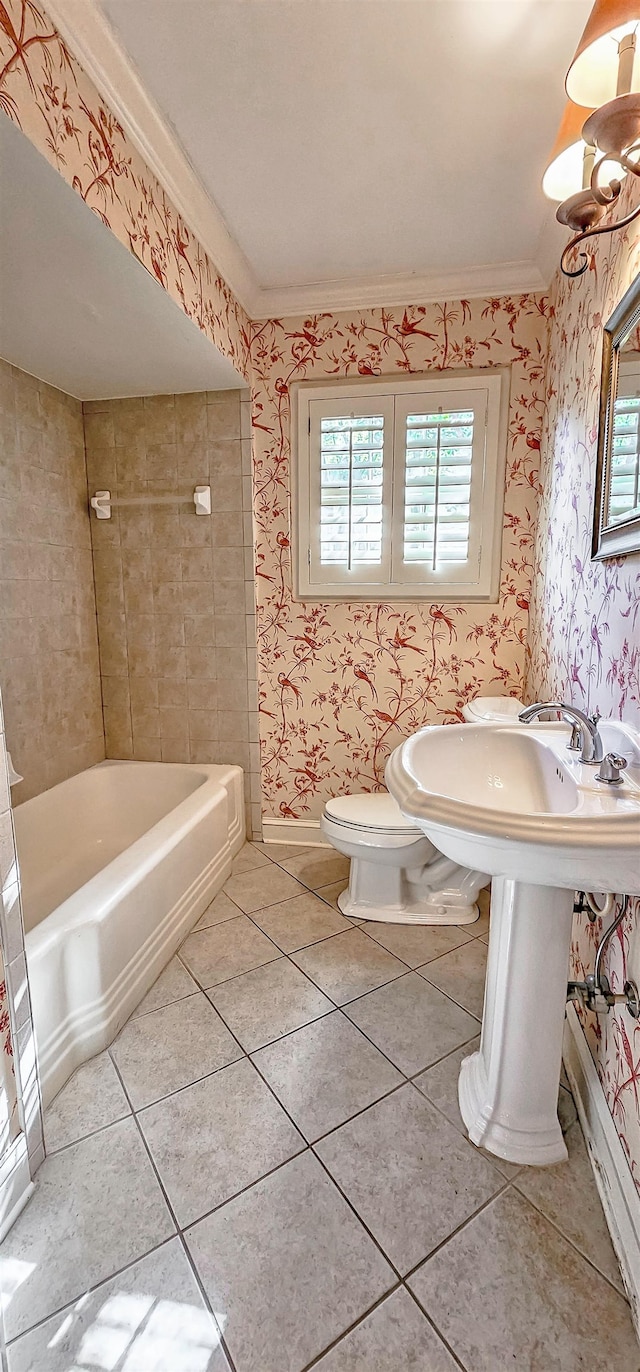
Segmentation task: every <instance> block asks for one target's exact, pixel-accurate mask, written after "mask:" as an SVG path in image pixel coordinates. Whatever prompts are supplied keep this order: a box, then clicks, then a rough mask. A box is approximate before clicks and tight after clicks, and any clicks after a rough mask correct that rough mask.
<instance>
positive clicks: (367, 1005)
mask: <svg viewBox="0 0 640 1372" xmlns="http://www.w3.org/2000/svg"><path fill="white" fill-rule="evenodd" d="M345 1014H346V1015H348V1016H349V1019H350V1020H353V1023H354V1024H357V1025H358V1027H359V1028H360V1029H362V1032H363V1033H364V1034H366V1035H367V1038H369V1039H371V1040H372V1042H373V1043H375V1044H376V1045H377V1047H378V1048H380V1049H381V1050H382V1052H383V1053H386V1056H387V1057H388V1058H391V1061H392V1062H394V1063H395V1065H396V1067H399V1068H400V1071H401V1072H404V1073H405V1075H406V1076H408V1077H411V1076H413V1075H414V1073H415V1072H419V1071H420V1069H421V1068H423V1067H427V1066H428V1065H429V1063H431V1062H435V1061H436V1059H438V1058H441V1057H442V1055H443V1054H444V1053H448V1052H450V1051H451V1049H452V1048H455V1047H457V1046H458V1044H460V1043H466V1042H467V1040H468V1039H469V1038H471V1037H472V1035H474V1034H476V1033H477V1031H478V1021H477V1020H476V1019H473V1018H472V1016H471V1015H468V1014H467V1012H466V1010H461V1009H460V1007H459V1006H457V1005H454V1004H453V1003H452V1001H450V1000H449V999H448V997H447V996H445V995H443V994H442V991H438V989H437V988H436V987H435V986H430V985H429V983H428V982H427V981H425V980H424V977H419V976H418V975H417V974H416V973H415V972H409V973H407V975H406V976H404V977H399V978H398V980H397V981H391V982H389V984H388V986H381V987H380V989H379V990H378V991H371V992H370V993H369V995H367V996H363V997H362V998H361V999H360V1000H354V1001H352V1002H351V1003H350V1004H349V1005H346V1006H345Z"/></svg>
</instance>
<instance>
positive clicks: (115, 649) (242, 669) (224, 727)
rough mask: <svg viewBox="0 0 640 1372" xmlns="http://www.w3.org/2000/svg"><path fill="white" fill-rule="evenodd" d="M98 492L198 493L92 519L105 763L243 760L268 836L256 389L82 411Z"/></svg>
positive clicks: (256, 822)
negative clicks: (258, 608)
mask: <svg viewBox="0 0 640 1372" xmlns="http://www.w3.org/2000/svg"><path fill="white" fill-rule="evenodd" d="M84 424H85V444H86V454H87V473H88V480H89V487H90V490H91V493H92V494H93V492H94V491H96V490H109V491H110V492H111V494H112V496H116V497H121V498H127V497H137V496H158V495H160V496H167V495H175V496H185V497H190V496H192V495H193V489H194V487H195V486H197V485H206V484H207V483H209V484H210V485H211V495H212V509H213V514H212V515H211V517H210V518H209V517H206V516H196V514H195V512H194V509H193V505H189V504H188V503H187V504H180V505H179V504H176V505H156V506H154V505H149V506H131V507H121V508H114V509H113V512H112V517H111V519H110V520H97V519H96V518H95V517H94V516H92V518H91V531H92V538H93V550H94V568H95V583H96V603H97V611H98V636H99V644H100V668H101V675H102V693H103V703H104V719H105V732H106V749H107V756H108V757H117V758H135V759H136V760H138V761H162V762H234V763H237V764H238V765H239V766H241V767H243V768H244V770H245V777H246V782H245V785H246V800H247V830H248V832H249V833H251V832H252V833H253V834H254V835H258V834H259V832H260V775H259V745H258V714H257V710H258V699H257V684H256V653H255V603H254V564H253V533H252V516H251V441H250V428H249V392H248V391H239V390H237V391H236V390H234V391H208V392H206V393H205V392H202V393H198V394H190V395H161V396H151V397H145V398H144V399H134V400H110V401H109V400H107V401H90V402H85V404H84Z"/></svg>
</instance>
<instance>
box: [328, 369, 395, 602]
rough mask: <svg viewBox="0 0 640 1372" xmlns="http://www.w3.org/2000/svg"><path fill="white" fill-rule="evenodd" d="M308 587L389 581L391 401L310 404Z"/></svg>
mask: <svg viewBox="0 0 640 1372" xmlns="http://www.w3.org/2000/svg"><path fill="white" fill-rule="evenodd" d="M308 428H309V439H308V441H309V489H308V500H309V582H310V585H311V586H313V585H322V584H324V585H336V586H339V587H342V588H344V589H345V590H346V588H347V587H348V586H352V587H353V589H354V593H355V594H360V593H361V591H362V588H363V587H364V586H366V585H367V584H369V583H371V584H375V585H378V584H379V583H380V582H381V581H385V582H386V581H388V579H389V573H390V565H391V545H390V522H391V521H390V515H391V491H392V466H393V463H392V453H393V397H392V396H376V397H372V398H371V399H369V398H363V399H361V398H359V397H355V396H354V397H353V398H351V399H350V401H349V403H348V404H345V403H344V401H342V402H340V401H331V402H326V401H322V400H313V399H312V400H310V402H309V425H308Z"/></svg>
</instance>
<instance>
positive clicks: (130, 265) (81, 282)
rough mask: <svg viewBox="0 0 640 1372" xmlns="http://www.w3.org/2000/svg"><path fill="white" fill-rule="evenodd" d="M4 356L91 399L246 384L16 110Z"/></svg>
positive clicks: (9, 129)
mask: <svg viewBox="0 0 640 1372" xmlns="http://www.w3.org/2000/svg"><path fill="white" fill-rule="evenodd" d="M0 357H3V358H5V359H6V360H7V361H9V362H12V363H13V364H14V365H15V366H17V367H21V368H22V369H23V370H24V371H27V372H30V373H31V374H32V375H33V376H37V377H39V378H40V379H41V380H42V381H48V382H49V384H50V385H52V386H57V387H58V388H59V389H60V390H63V391H66V392H67V394H69V395H74V396H77V397H78V399H80V400H103V399H107V398H113V397H116V396H130V395H158V394H169V393H171V392H180V391H201V390H224V389H227V388H228V387H232V386H243V385H244V384H245V383H244V382H243V380H242V378H241V377H240V376H239V375H238V374H237V373H236V371H235V369H234V368H233V367H232V366H231V364H230V363H229V362H228V361H227V360H226V358H224V357H223V356H222V355H221V354H220V353H219V352H218V351H217V349H216V348H215V347H214V346H213V344H212V343H210V342H209V340H208V339H207V338H205V336H204V335H203V334H202V333H201V332H200V330H199V329H198V328H197V326H196V325H195V324H193V323H192V322H191V320H190V319H187V317H186V315H185V314H184V313H183V311H182V310H181V309H180V308H179V306H178V305H176V304H174V302H173V301H172V300H171V298H170V297H169V296H168V295H167V293H166V291H165V290H163V288H162V286H160V285H159V283H158V282H157V281H154V280H153V278H152V277H151V276H150V275H149V273H148V272H147V271H146V269H145V268H144V267H142V266H141V265H140V263H139V262H136V260H135V258H134V257H132V255H131V253H130V252H129V251H128V249H127V248H125V247H124V246H123V245H122V244H121V243H119V242H118V240H117V239H116V238H115V237H114V235H113V234H112V232H111V230H110V229H107V228H106V227H105V225H104V224H103V223H102V222H101V221H100V220H99V219H98V217H97V216H96V215H95V214H93V213H92V211H91V210H90V209H88V208H87V206H86V205H85V204H84V202H83V201H82V200H81V199H80V196H79V195H77V194H76V192H75V191H73V190H72V189H71V187H70V186H68V185H67V183H66V182H65V181H63V179H62V177H61V176H60V175H59V173H58V172H57V171H55V170H54V169H53V167H51V166H50V165H49V163H48V162H47V161H46V160H45V158H44V157H42V156H41V154H40V153H39V152H38V151H37V150H36V149H35V148H34V147H33V144H32V143H30V142H29V140H28V139H27V138H26V137H25V135H24V134H23V133H21V131H20V130H19V129H18V128H16V126H15V124H13V123H12V122H11V120H9V119H5V118H0Z"/></svg>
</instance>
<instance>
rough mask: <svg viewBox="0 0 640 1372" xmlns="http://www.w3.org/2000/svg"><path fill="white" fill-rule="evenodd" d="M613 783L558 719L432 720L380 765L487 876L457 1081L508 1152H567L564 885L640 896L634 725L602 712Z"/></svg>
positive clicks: (536, 1160) (480, 1139) (406, 804)
mask: <svg viewBox="0 0 640 1372" xmlns="http://www.w3.org/2000/svg"><path fill="white" fill-rule="evenodd" d="M599 728H600V734H601V737H602V741H603V746H604V751H605V753H607V752H615V753H620V754H622V755H623V756H624V757H625V758H626V759H627V762H628V767H627V770H626V771H625V773H624V780H623V782H622V785H620V786H607V785H603V784H602V783H601V782H598V781H596V777H595V774H596V772H597V771H598V767H597V766H591V765H588V764H585V763H582V762H580V760H579V754H576V753H574V752H571V751H568V749H567V744H568V742H569V739H570V736H571V730H570V729H569V727H568V726H567V725H565V724H544V723H538V722H536V724H534V725H525V724H523V725H506V726H505V725H498V724H464V725H445V726H443V725H436V726H434V727H432V728H427V729H421V730H419V732H418V733H416V734H414V735H413V737H412V738H409V739H407V741H406V742H405V743H403V744H402V745H401V746H400V747H399V748H397V749H396V751H395V753H393V754H392V756H391V758H390V759H389V762H388V764H387V770H386V782H387V786H388V788H389V791H390V792H391V795H392V796H393V797H394V799H395V800H396V801H397V802H398V804H399V806H400V809H401V810H402V811H403V813H404V814H405V815H408V816H409V817H410V818H411V819H412V820H413V821H414V823H416V824H417V825H418V826H419V827H420V828H421V829H422V830H423V832H424V833H425V834H427V835H428V837H429V838H430V839H431V841H432V843H434V844H435V845H436V847H437V848H439V849H440V851H441V852H442V853H444V854H445V856H446V857H448V858H451V859H452V860H453V861H454V862H457V863H460V864H461V865H462V866H464V867H469V868H473V869H474V870H477V871H481V872H486V873H487V874H488V875H490V876H491V877H492V878H493V880H492V888H491V925H490V934H489V956H488V961H487V983H486V988H485V1005H484V1016H483V1021H482V1036H481V1042H480V1049H479V1051H478V1052H477V1053H474V1054H472V1055H471V1056H470V1057H468V1058H465V1059H464V1061H463V1063H462V1067H461V1071H460V1080H459V1086H458V1096H459V1101H460V1109H461V1112H462V1117H463V1119H464V1122H465V1124H466V1126H467V1129H468V1132H469V1138H470V1139H471V1141H472V1142H473V1143H476V1144H478V1145H482V1146H484V1147H485V1148H487V1149H489V1150H490V1151H491V1152H493V1153H495V1154H497V1156H498V1157H502V1158H506V1159H508V1161H510V1162H514V1163H528V1164H534V1165H544V1164H553V1163H556V1162H560V1161H562V1160H563V1159H564V1158H566V1156H567V1150H566V1146H565V1143H564V1140H563V1137H562V1132H561V1130H560V1126H559V1124H558V1118H557V1113H556V1106H557V1096H558V1081H559V1076H560V1064H561V1056H562V1032H563V1023H564V1013H565V1005H566V999H567V979H568V969H569V951H570V943H571V930H572V922H573V892H574V891H575V890H587V891H598V892H605V891H616V892H619V893H624V894H628V895H640V735H638V734H637V733H636V732H635V731H634V730H633V729H631V728H630V727H629V726H628V725H625V724H621V723H620V722H618V721H614V720H609V721H601V722H600V726H599Z"/></svg>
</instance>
